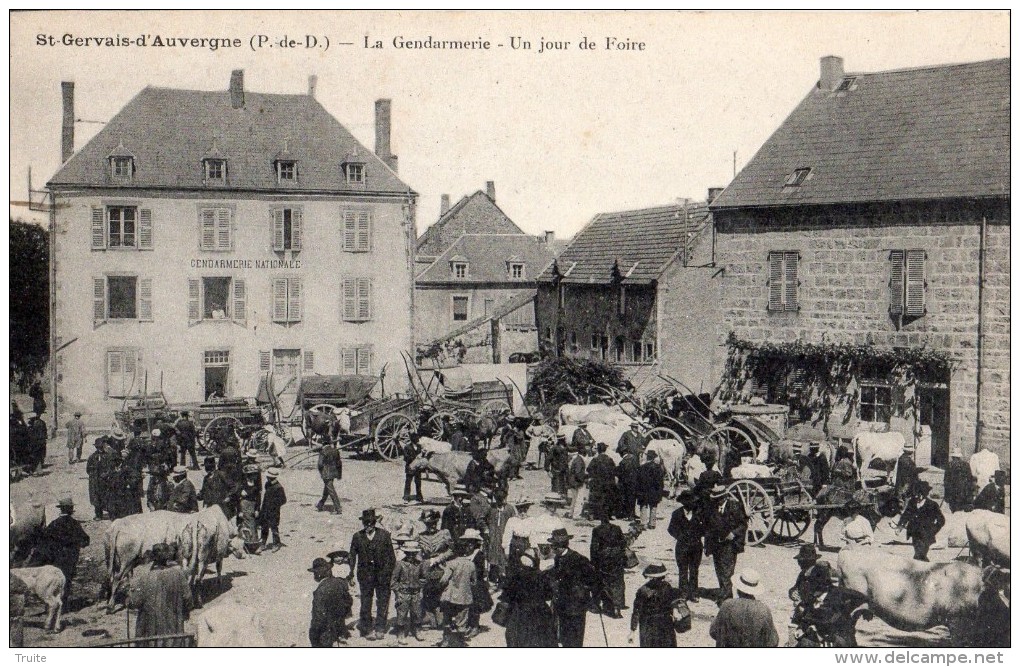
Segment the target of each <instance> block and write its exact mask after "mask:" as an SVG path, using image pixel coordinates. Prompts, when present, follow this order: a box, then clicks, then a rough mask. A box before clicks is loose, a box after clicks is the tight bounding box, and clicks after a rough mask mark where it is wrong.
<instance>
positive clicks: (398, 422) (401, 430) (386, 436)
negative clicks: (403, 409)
mask: <svg viewBox="0 0 1020 667" xmlns="http://www.w3.org/2000/svg"><path fill="white" fill-rule="evenodd" d="M412 431H414V421H413V420H412V419H411V418H410V417H408V416H407V415H402V414H400V413H399V412H395V413H393V414H391V415H386V416H385V417H383V418H382V419H381V420H380V421H379V423H378V424H376V427H375V450H376V451H377V452H379V455H380V456H381V457H383V458H384V459H386V460H387V461H393V460H395V459H398V458H400V455H401V453H402V452H403V449H404V445H405V444H407V443H408V442H409V440H410V435H411V432H412Z"/></svg>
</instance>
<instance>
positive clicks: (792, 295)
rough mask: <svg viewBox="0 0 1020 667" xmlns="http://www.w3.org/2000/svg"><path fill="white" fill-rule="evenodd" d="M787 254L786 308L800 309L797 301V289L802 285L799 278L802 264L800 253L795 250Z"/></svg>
mask: <svg viewBox="0 0 1020 667" xmlns="http://www.w3.org/2000/svg"><path fill="white" fill-rule="evenodd" d="M784 254H785V264H786V267H785V269H786V271H785V272H786V285H785V297H786V298H785V299H784V301H785V306H786V310H800V304H799V303H798V302H797V296H798V295H797V291H798V289H797V288H798V287H799V286H800V281H798V280H797V268H798V264H800V255H799V254H797V253H795V252H788V253H784Z"/></svg>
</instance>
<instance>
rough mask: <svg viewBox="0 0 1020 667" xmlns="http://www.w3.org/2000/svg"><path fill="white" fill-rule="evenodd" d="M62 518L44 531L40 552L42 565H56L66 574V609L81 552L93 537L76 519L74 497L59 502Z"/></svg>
mask: <svg viewBox="0 0 1020 667" xmlns="http://www.w3.org/2000/svg"><path fill="white" fill-rule="evenodd" d="M57 507H58V508H59V509H60V516H58V517H57V518H56V519H54V520H53V521H52V522H51V523H50V524H49V525H48V526H46V528H44V529H43V532H42V535H41V536H40V538H39V543H38V546H37V547H36V549H37V550H38V553H39V556H40V559H41V562H40V563H39V565H53V566H55V567H56V568H57V569H58V570H60V571H61V572H63V573H64V579H65V580H66V581H67V583H66V584H65V585H64V598H63V604H64V606H65V607H66V606H67V601H68V600H69V599H70V597H71V581H72V580H73V579H74V573H75V570H77V569H78V558H79V557H80V556H81V550H82V549H84V548H85V547H87V546H88V545H89V536H88V534H86V533H85V531H84V530H82V527H81V524H80V523H78V520H77V519H75V518H74V503H73V502H72V501H71V498H70V497H65V498H61V499H60V501H58V502H57Z"/></svg>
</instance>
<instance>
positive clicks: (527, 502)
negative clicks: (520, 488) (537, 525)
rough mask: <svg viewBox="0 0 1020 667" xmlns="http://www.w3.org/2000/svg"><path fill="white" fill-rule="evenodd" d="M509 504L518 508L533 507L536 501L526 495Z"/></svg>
mask: <svg viewBox="0 0 1020 667" xmlns="http://www.w3.org/2000/svg"><path fill="white" fill-rule="evenodd" d="M509 504H511V505H513V506H514V507H518V508H519V507H531V506H532V505H534V504H535V501H534V500H532V499H531V498H526V497H524V496H518V497H517V498H516V499H515V500H513V501H511V502H510V503H509Z"/></svg>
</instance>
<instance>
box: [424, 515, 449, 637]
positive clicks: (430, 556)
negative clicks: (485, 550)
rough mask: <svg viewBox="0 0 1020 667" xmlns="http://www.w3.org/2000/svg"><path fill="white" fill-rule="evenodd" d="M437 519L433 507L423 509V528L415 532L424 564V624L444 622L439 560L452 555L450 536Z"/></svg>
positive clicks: (434, 625)
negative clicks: (441, 604) (441, 607)
mask: <svg viewBox="0 0 1020 667" xmlns="http://www.w3.org/2000/svg"><path fill="white" fill-rule="evenodd" d="M439 519H440V516H439V512H437V511H436V510H425V511H424V512H422V515H421V520H422V523H424V524H425V530H423V531H422V532H420V533H418V545H419V546H420V547H421V559H422V563H423V564H424V565H425V584H424V585H423V586H422V590H421V612H422V623H421V627H423V628H441V627H442V626H443V615H442V611H441V610H440V608H439V596H440V595H442V593H443V587H442V585H441V584H440V583H439V581H440V579H442V577H443V566H442V564H443V563H444V562H446V561H447V560H450V559H451V558H453V557H454V553H453V536H452V535H450V531H448V530H445V529H444V530H439Z"/></svg>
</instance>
